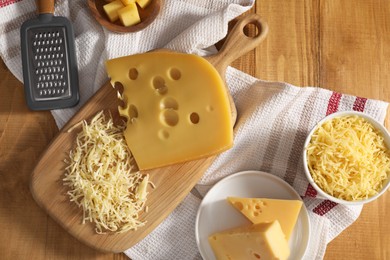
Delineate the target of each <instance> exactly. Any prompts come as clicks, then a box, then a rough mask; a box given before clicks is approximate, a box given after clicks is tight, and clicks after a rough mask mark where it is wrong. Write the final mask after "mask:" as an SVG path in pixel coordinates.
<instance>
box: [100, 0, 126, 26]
mask: <svg viewBox="0 0 390 260" xmlns="http://www.w3.org/2000/svg"><path fill="white" fill-rule="evenodd" d="M123 7H124V5H123V4H122V2H121V0H115V1H112V2H111V3H109V4H105V5H104V6H103V9H104V12H105V13H106V14H107V16H108V18H109V19H110V21H111V22H115V21H116V20H118V18H119V16H118V10H119V9H121V8H123Z"/></svg>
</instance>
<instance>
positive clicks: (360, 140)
mask: <svg viewBox="0 0 390 260" xmlns="http://www.w3.org/2000/svg"><path fill="white" fill-rule="evenodd" d="M306 153H307V163H308V167H309V171H310V173H311V175H312V177H313V179H314V181H315V182H316V184H317V185H318V186H319V187H320V188H321V189H322V190H324V191H325V192H326V193H328V194H330V195H332V196H334V197H336V198H339V199H343V200H348V201H355V200H362V199H367V198H369V197H371V196H373V195H375V194H377V193H378V191H379V190H380V189H381V188H382V186H383V184H384V181H385V180H386V179H387V178H388V176H389V174H390V153H389V150H388V149H387V147H386V145H385V142H384V138H383V136H382V134H381V133H380V132H379V131H378V130H377V129H375V128H374V126H373V125H372V124H371V123H369V122H368V121H367V120H366V119H364V118H362V117H358V116H343V117H336V118H333V119H331V120H328V121H326V122H324V124H322V125H321V126H320V127H318V128H317V129H316V130H315V132H314V133H313V135H312V138H311V141H310V143H309V145H308V146H307V149H306Z"/></svg>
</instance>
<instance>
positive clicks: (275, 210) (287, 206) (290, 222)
mask: <svg viewBox="0 0 390 260" xmlns="http://www.w3.org/2000/svg"><path fill="white" fill-rule="evenodd" d="M228 201H229V202H230V203H231V204H232V205H233V206H234V207H235V208H236V209H237V210H239V211H240V212H241V213H242V214H244V216H245V217H247V218H248V219H249V220H250V221H251V222H252V223H254V224H257V223H262V222H272V221H274V220H278V221H279V223H280V225H281V227H282V230H283V232H284V234H285V235H286V238H287V240H289V239H290V236H291V233H292V232H293V230H294V227H295V223H296V222H297V219H298V215H299V212H300V210H301V207H302V201H300V200H278V199H265V198H237V197H228Z"/></svg>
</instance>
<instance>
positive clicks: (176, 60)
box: [106, 51, 233, 170]
mask: <svg viewBox="0 0 390 260" xmlns="http://www.w3.org/2000/svg"><path fill="white" fill-rule="evenodd" d="M106 69H107V73H108V75H109V77H110V78H111V83H112V85H113V86H119V87H118V88H120V89H121V88H123V93H121V94H120V93H119V94H118V96H119V98H120V99H121V100H122V101H123V103H124V104H123V106H120V107H119V113H120V115H121V116H123V117H125V118H126V119H127V127H126V129H125V131H124V135H125V138H126V142H127V144H128V146H129V148H130V150H131V152H132V154H133V156H134V158H135V160H136V162H137V165H138V167H139V168H140V169H141V170H144V169H152V168H156V167H162V166H167V165H172V164H175V163H180V162H185V161H189V160H194V159H199V158H202V157H206V156H210V155H214V154H217V153H220V152H222V151H225V150H227V149H229V148H230V147H231V146H232V144H233V123H232V118H231V110H230V104H229V99H228V95H227V92H226V88H225V85H224V82H223V80H222V78H221V77H220V75H219V74H218V72H217V71H216V69H215V68H214V67H213V66H212V65H211V64H210V63H209V62H208V61H207V60H206V59H203V58H201V57H199V56H196V55H191V54H182V53H174V52H169V51H158V52H149V53H145V54H136V55H131V56H126V57H121V58H117V59H113V60H108V61H107V62H106Z"/></svg>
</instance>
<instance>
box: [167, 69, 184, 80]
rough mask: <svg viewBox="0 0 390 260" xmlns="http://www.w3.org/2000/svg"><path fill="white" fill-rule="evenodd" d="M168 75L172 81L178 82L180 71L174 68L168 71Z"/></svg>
mask: <svg viewBox="0 0 390 260" xmlns="http://www.w3.org/2000/svg"><path fill="white" fill-rule="evenodd" d="M169 75H170V76H171V78H172V79H173V80H179V79H180V78H181V72H180V70H178V69H176V68H172V69H171V70H170V71H169Z"/></svg>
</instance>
